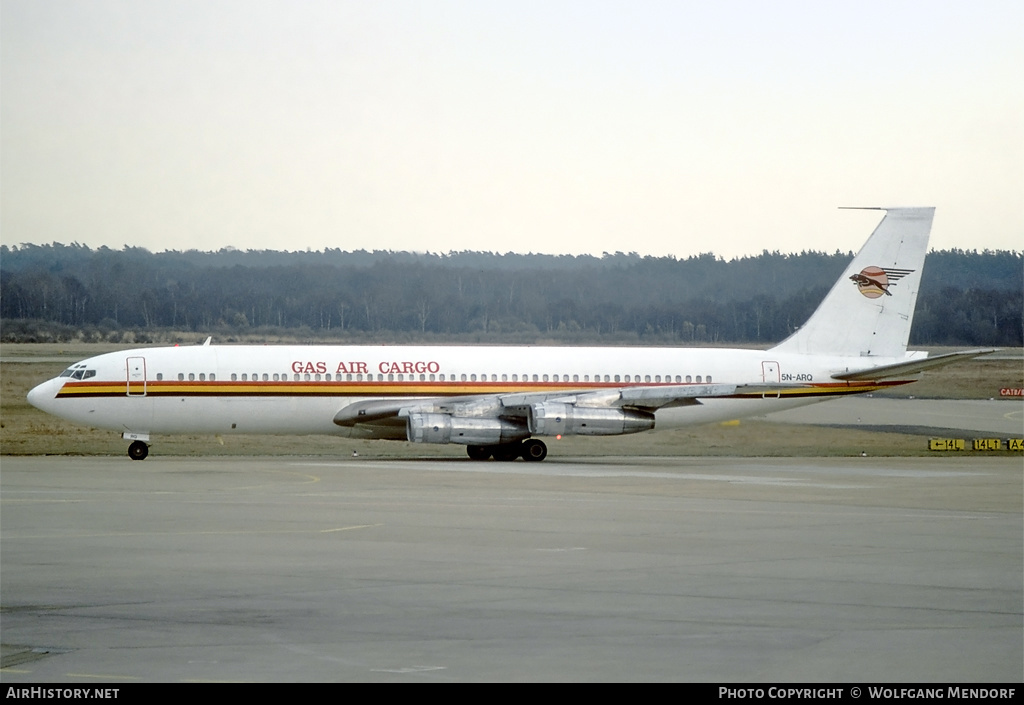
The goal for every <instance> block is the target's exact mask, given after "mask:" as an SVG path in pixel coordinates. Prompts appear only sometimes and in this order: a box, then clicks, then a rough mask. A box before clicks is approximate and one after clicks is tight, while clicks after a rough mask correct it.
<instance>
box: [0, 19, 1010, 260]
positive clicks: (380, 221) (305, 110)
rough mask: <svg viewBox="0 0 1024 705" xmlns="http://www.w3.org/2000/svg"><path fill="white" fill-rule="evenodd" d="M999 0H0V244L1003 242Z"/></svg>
mask: <svg viewBox="0 0 1024 705" xmlns="http://www.w3.org/2000/svg"><path fill="white" fill-rule="evenodd" d="M1022 37H1024V2H1020V1H1019V0H1004V1H1002V2H995V1H991V0H970V1H969V2H967V1H965V2H941V1H938V0H935V1H931V0H927V1H926V0H917V1H915V2H901V1H899V0H884V1H883V2H874V1H871V0H856V1H853V0H850V1H847V2H823V1H817V2H815V1H810V0H809V1H807V2H790V1H786V0H770V1H769V0H764V1H761V2H755V1H753V0H746V1H737V0H732V1H729V0H725V1H716V2H709V1H708V0H695V1H688V0H670V1H667V2H655V1H652V0H640V1H636V0H632V1H622V2H612V1H602V0H581V1H578V2H577V1H569V0H565V1H559V0H543V1H540V2H531V1H529V0H510V1H507V2H506V1H498V0H467V1H464V2H463V1H455V0H423V1H421V2H412V1H408V0H407V1H394V2H389V1H384V0H374V1H366V2H351V1H347V2H346V1H341V0H330V1H328V0H324V1H318V0H303V1H298V2H295V1H286V2H278V1H276V0H262V1H260V0H237V1H236V0H199V1H195V2H193V1H185V0H161V1H160V2H142V1H140V0H126V1H112V0H88V1H86V0H81V1H72V0H0V198H2V201H0V241H2V242H3V243H4V244H8V245H15V244H19V243H22V242H34V243H48V242H53V241H57V242H64V243H70V242H73V241H77V242H80V243H83V244H87V245H90V246H93V247H96V246H100V245H107V246H109V247H114V248H120V247H122V246H123V245H125V244H128V245H133V246H142V247H147V248H149V249H151V250H154V251H162V250H165V249H190V248H197V249H201V250H211V249H219V248H221V247H225V246H233V247H237V248H240V249H248V248H256V249H263V248H268V249H287V250H304V249H307V248H311V249H314V250H319V249H323V248H324V247H339V248H341V249H344V250H354V249H391V250H418V251H423V250H429V251H432V252H448V251H451V250H489V251H496V252H508V251H514V252H546V253H570V254H578V253H594V254H601V253H602V252H605V251H607V252H614V251H617V250H621V251H625V252H629V251H637V252H640V253H641V254H654V255H664V254H673V255H676V256H679V257H685V256H688V255H691V254H694V253H699V252H715V253H716V254H719V255H722V256H724V257H726V258H730V257H734V256H737V255H743V254H756V253H760V252H761V251H762V250H763V249H769V250H781V251H783V252H796V251H800V250H804V249H812V250H824V251H829V252H831V251H834V250H835V249H837V248H838V249H841V250H844V251H845V250H855V249H857V248H858V247H859V246H860V244H861V243H862V242H863V240H864V239H866V237H867V235H868V234H869V233H870V231H871V229H872V227H873V226H874V224H875V223H876V222H877V221H878V218H879V214H878V213H875V212H858V211H843V210H837V207H839V206H888V205H920V206H936V208H937V212H936V220H935V226H934V228H933V233H932V247H935V248H950V247H962V248H972V249H973V248H977V249H982V248H990V249H1012V250H1020V249H1024V78H1022V67H1024V40H1022Z"/></svg>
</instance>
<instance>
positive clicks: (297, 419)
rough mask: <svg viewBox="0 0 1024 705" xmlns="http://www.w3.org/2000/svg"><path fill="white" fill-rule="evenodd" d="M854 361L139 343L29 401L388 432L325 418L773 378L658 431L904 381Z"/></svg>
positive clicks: (198, 424) (346, 432)
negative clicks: (364, 405)
mask: <svg viewBox="0 0 1024 705" xmlns="http://www.w3.org/2000/svg"><path fill="white" fill-rule="evenodd" d="M895 361H898V360H890V359H885V360H877V359H876V360H872V362H873V363H874V364H885V363H887V362H895ZM864 362H865V361H864V359H863V358H842V357H823V356H813V355H800V354H792V353H786V354H780V353H778V352H771V351H768V352H766V351H759V350H734V349H714V348H697V349H694V348H668V347H665V348H636V347H613V348H607V347H603V348H593V347H579V348H576V347H538V346H523V347H489V346H443V347H442V346H409V347H406V346H402V347H397V346H396V347H390V346H231V345H227V346H213V345H204V346H190V347H165V348H141V349H136V350H129V351H122V352H113V353H107V354H104V355H99V356H96V357H93V358H89V359H87V360H84V361H82V362H81V363H78V364H77V365H75V366H73V367H72V368H69V370H68V371H66V372H65V373H64V374H65V376H62V377H58V378H55V379H53V380H50V381H48V382H45V383H43V384H41V385H39V386H38V387H36V388H35V389H33V390H32V392H31V393H30V395H29V401H30V402H31V403H32V404H33V405H34V406H36V407H38V408H40V409H42V410H44V411H47V412H49V413H51V414H54V415H56V416H60V417H63V418H65V419H69V420H71V421H75V422H77V423H81V424H84V425H88V426H92V427H96V428H105V429H111V430H116V431H120V432H122V433H127V434H140V435H148V434H163V433H167V434H173V433H213V434H231V433H256V434H303V435H304V434H328V435H338V436H360V437H370V438H373V437H379V438H398V437H400V436H398V435H396V434H395V432H394V431H393V430H391V431H386V432H382V431H381V430H380V429H375V428H373V427H371V426H365V427H364V426H360V425H339V424H338V423H335V421H334V418H335V415H336V414H337V413H338V412H339V411H340V410H341V409H343V408H344V407H346V406H349V405H352V404H357V403H360V402H367V401H372V400H401V399H409V400H414V399H437V398H451V397H455V398H466V397H470V398H488V397H490V396H497V395H502V394H510V393H525V394H531V393H542V394H550V393H561V392H564V393H566V394H572V393H580V392H582V393H588V392H595V391H600V390H604V389H607V390H619V389H624V388H629V387H657V386H659V385H664V386H669V385H673V386H674V385H688V384H694V385H697V384H710V383H715V384H723V383H724V384H763V383H768V384H771V383H779V385H780V387H779V388H778V389H775V390H768V391H764V390H759V391H755V392H749V391H748V392H746V393H737V394H734V395H730V396H724V397H714V398H707V399H704V398H701V399H700V400H699V403H693V404H689V405H682V406H673V407H668V408H662V409H659V410H658V411H657V412H656V424H657V427H658V428H671V427H678V426H684V425H690V424H696V423H707V422H715V421H724V420H729V419H735V418H740V417H745V416H751V415H759V414H765V413H770V412H773V411H780V410H784V409H789V408H792V407H795V406H801V405H804V404H809V403H814V402H817V401H822V400H825V399H829V398H835V397H837V396H842V395H847V394H854V393H860V392H866V391H871V390H874V389H878V388H879V387H881V386H886V385H891V384H901V383H904V382H903V381H898V382H884V383H880V382H842V381H837V380H834V379H832V378H831V375H832V374H838V373H841V372H843V371H845V370H848V369H850V368H857V367H863V365H864ZM801 385H802V386H801ZM401 437H404V434H403V435H402V436H401Z"/></svg>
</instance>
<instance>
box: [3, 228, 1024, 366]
mask: <svg viewBox="0 0 1024 705" xmlns="http://www.w3.org/2000/svg"><path fill="white" fill-rule="evenodd" d="M852 256H853V255H852V253H842V252H838V251H837V252H834V253H832V254H826V253H822V252H811V251H805V252H801V253H799V254H782V253H779V252H768V251H764V252H762V253H761V254H760V255H756V256H749V257H741V258H736V259H732V260H728V261H726V260H723V259H721V258H718V257H715V256H714V255H712V254H710V253H706V254H701V255H696V256H693V257H688V258H685V259H677V258H674V257H641V256H639V255H637V254H636V253H622V252H616V253H605V254H604V255H603V256H601V257H595V256H588V255H584V256H570V255H562V256H558V255H534V254H497V253H489V252H456V253H447V254H432V253H409V252H386V251H373V252H368V251H362V250H361V251H356V252H343V251H341V250H331V249H328V250H326V251H324V252H276V251H266V250H248V251H241V250H234V249H225V250H221V251H219V252H198V251H187V252H175V251H170V252H161V253H151V252H149V251H148V250H145V249H142V248H136V247H126V248H124V249H122V250H113V249H109V248H105V247H101V248H98V249H91V248H89V247H86V246H83V245H78V244H71V245H62V244H59V243H54V244H50V245H21V246H18V247H8V246H6V245H4V246H0V319H2V330H0V338H2V340H4V341H7V342H11V341H17V340H26V339H33V336H35V337H38V336H40V335H44V336H49V337H53V336H56V337H58V338H61V337H64V338H80V339H103V340H111V339H115V338H116V337H117V336H119V335H122V334H123V333H124V332H125V331H132V332H133V336H134V338H135V340H136V341H140V342H141V341H144V340H145V339H146V338H147V336H148V337H152V336H153V335H154V334H155V333H156V332H158V331H169V330H172V331H191V332H196V333H218V334H220V335H225V334H227V335H241V334H247V335H250V336H251V335H260V334H266V335H270V334H274V335H280V334H282V333H290V334H292V335H295V336H298V337H300V338H311V339H317V338H320V339H323V338H332V339H345V338H350V339H359V340H378V341H387V340H395V341H398V340H401V341H408V340H423V341H431V340H436V341H440V340H444V339H456V340H466V339H472V340H479V341H481V342H520V343H530V342H535V341H537V340H541V339H544V340H555V341H560V342H565V343H573V342H601V341H605V342H613V341H614V342H631V341H635V342H648V343H657V344H700V343H751V344H769V343H772V342H776V341H779V340H782V339H783V338H785V337H786V336H787V335H789V334H790V333H791V332H792V331H793V330H795V329H796V328H797V327H798V326H800V325H801V324H802V323H803V322H804V321H805V320H806V318H807V317H808V316H809V315H810V313H811V312H812V311H813V310H814V308H815V307H816V306H817V305H818V303H819V302H820V301H821V299H822V298H823V297H824V295H825V293H826V292H827V291H828V288H829V287H830V286H831V285H832V283H833V282H834V281H835V280H836V278H837V277H838V276H839V275H840V274H841V273H842V271H843V269H844V267H845V266H846V264H847V263H848V262H849V260H850V259H851V258H852ZM1022 257H1024V256H1022V253H1019V252H1008V251H995V252H993V251H983V252H977V251H969V250H939V251H932V252H930V253H929V254H928V257H927V259H926V261H925V268H924V275H923V279H922V284H921V293H920V296H919V300H918V309H917V314H916V316H915V320H914V326H913V329H912V331H911V343H912V344H917V345H999V346H1020V345H1022V337H1024V325H1022V317H1024V260H1022ZM41 331H49V332H48V333H41Z"/></svg>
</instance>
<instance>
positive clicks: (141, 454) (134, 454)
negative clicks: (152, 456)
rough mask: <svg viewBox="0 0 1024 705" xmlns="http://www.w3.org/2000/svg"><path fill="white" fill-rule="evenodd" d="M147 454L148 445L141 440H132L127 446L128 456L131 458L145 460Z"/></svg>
mask: <svg viewBox="0 0 1024 705" xmlns="http://www.w3.org/2000/svg"><path fill="white" fill-rule="evenodd" d="M147 455H149V446H148V445H146V444H145V443H143V442H142V441H133V442H132V444H131V445H130V446H128V457H129V458H131V459H132V460H145V459H146V456H147Z"/></svg>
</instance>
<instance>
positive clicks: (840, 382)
mask: <svg viewBox="0 0 1024 705" xmlns="http://www.w3.org/2000/svg"><path fill="white" fill-rule="evenodd" d="M878 210H885V211H886V215H885V216H884V217H883V219H882V221H881V223H880V224H879V225H878V227H877V228H876V229H875V232H874V233H873V234H872V236H871V237H870V239H869V240H868V241H867V243H866V244H865V245H864V247H863V248H862V249H861V251H860V252H859V253H858V254H857V255H856V257H854V259H853V261H852V262H851V263H850V264H849V266H848V267H847V268H846V271H845V272H843V274H842V276H841V277H840V278H839V280H838V281H837V282H836V283H835V285H834V286H833V287H832V289H831V291H830V292H829V293H828V295H827V296H826V297H825V300H824V301H823V302H822V303H821V305H820V306H819V307H818V309H817V310H816V311H815V312H814V314H813V315H812V316H811V318H810V319H809V320H808V321H807V323H806V324H805V325H804V326H803V327H802V328H800V329H799V330H797V331H796V332H795V333H794V334H793V335H791V336H790V337H789V338H787V339H786V340H784V341H783V342H782V343H780V344H778V345H776V346H775V347H773V348H771V349H769V350H766V351H761V350H726V349H711V348H703V349H694V348H671V347H657V348H635V347H612V348H603V347H538V346H517V347H482V346H429V347H428V346H409V347H405V346H401V347H397V346H396V347H391V346H326V345H325V346H320V345H303V346H292V345H289V346H284V345H282V346H248V345H238V346H235V345H229V346H220V345H211V344H209V343H210V341H209V339H207V342H206V344H204V345H201V346H190V347H164V348H140V349H137V350H128V351H122V352H113V353H107V354H104V355H98V356H96V357H92V358H89V359H87V360H83V361H82V362H79V363H76V364H74V365H72V366H71V367H69V368H68V369H67V370H65V371H64V372H63V373H62V374H61V375H60V376H59V377H57V378H55V379H51V380H49V381H47V382H43V383H42V384H40V385H39V386H37V387H35V388H34V389H33V390H32V391H31V392H29V395H28V401H29V402H30V403H31V404H32V405H33V406H35V407H37V408H39V409H41V410H43V411H45V412H47V413H50V414H53V415H55V416H59V417H61V418H64V419H68V420H70V421H73V422H75V423H79V424H82V425H85V426H90V427H94V428H104V429H110V430H113V431H119V432H120V433H121V434H122V437H123V438H124V439H126V440H130V441H131V445H130V446H129V448H128V455H129V456H130V457H132V458H134V459H136V460H142V459H144V458H145V457H146V456H147V455H148V454H149V443H150V439H151V436H153V435H158V434H173V433H210V434H241V433H245V434H300V435H309V434H327V435H333V436H341V437H346V438H379V439H392V440H408V441H411V442H413V443H455V444H459V445H463V446H466V450H467V451H468V453H469V457H470V458H473V459H475V460H487V459H489V458H494V459H496V460H515V459H517V458H520V457H521V458H523V459H524V460H528V461H539V460H543V459H544V458H545V457H546V455H547V446H546V445H545V444H544V441H543V440H541V439H542V438H544V437H549V436H563V435H582V436H610V435H620V434H626V433H638V432H641V431H650V430H652V429H655V428H658V429H662V428H674V427H679V426H684V425H690V424H698V423H708V422H714V421H726V420H731V419H737V418H741V417H746V416H754V415H760V414H765V413H769V412H773V411H781V410H784V409H790V408H793V407H796V406H802V405H804V404H810V403H814V402H819V401H824V400H827V399H836V398H838V397H842V396H846V395H849V394H861V393H863V392H871V391H874V390H878V389H883V388H886V387H889V386H892V385H900V384H906V383H908V382H912V381H914V380H915V379H916V376H917V375H918V373H920V372H921V371H922V370H925V369H928V368H932V367H939V366H942V365H945V364H949V363H951V362H956V361H958V360H962V359H967V358H970V357H975V356H977V355H982V354H985V353H986V352H991V351H990V350H972V351H966V352H957V353H950V354H947V355H939V356H936V357H928V355H927V353H925V352H908V351H907V341H908V337H909V335H910V326H911V323H912V321H913V317H914V305H915V302H916V300H917V292H918V288H919V286H920V282H921V270H922V267H923V265H924V257H925V250H926V248H927V245H928V235H929V232H930V230H931V224H932V217H933V215H934V210H935V209H934V208H888V209H878Z"/></svg>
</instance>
